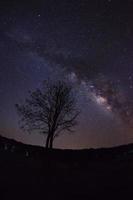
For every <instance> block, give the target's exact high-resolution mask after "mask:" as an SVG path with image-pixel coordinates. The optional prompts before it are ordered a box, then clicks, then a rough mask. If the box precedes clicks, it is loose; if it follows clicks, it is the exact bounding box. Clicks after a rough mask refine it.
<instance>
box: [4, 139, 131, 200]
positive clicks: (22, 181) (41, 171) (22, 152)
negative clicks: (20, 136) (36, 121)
mask: <svg viewBox="0 0 133 200" xmlns="http://www.w3.org/2000/svg"><path fill="white" fill-rule="evenodd" d="M132 187H133V144H130V145H124V146H119V147H114V148H102V149H88V150H87V149H85V150H59V149H54V150H52V151H46V150H45V149H44V148H42V147H38V146H32V145H26V144H23V143H20V142H16V141H14V140H11V139H7V138H4V137H0V199H46V200H48V199H58V200H59V199H69V200H70V199H74V200H75V199H82V200H84V199H118V198H120V199H132V197H133V189H132Z"/></svg>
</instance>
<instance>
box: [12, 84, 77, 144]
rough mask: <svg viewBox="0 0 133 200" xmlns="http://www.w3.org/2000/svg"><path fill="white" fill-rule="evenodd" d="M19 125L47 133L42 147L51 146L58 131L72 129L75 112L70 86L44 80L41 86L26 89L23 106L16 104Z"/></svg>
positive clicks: (74, 102)
mask: <svg viewBox="0 0 133 200" xmlns="http://www.w3.org/2000/svg"><path fill="white" fill-rule="evenodd" d="M16 108H17V111H18V114H19V115H20V117H21V123H22V126H21V128H23V129H25V130H28V131H34V130H36V131H37V130H39V132H40V133H43V134H47V138H46V148H53V140H54V138H55V137H56V136H58V135H59V134H60V133H61V132H62V131H65V130H67V131H73V130H72V127H73V126H75V125H76V124H77V120H76V119H77V116H78V115H79V111H77V109H76V101H75V98H74V95H73V94H72V87H71V86H70V85H68V84H66V83H65V82H61V81H58V82H57V83H55V84H50V82H45V87H43V88H42V89H36V90H35V91H34V92H30V96H29V98H28V99H26V100H25V103H24V104H23V105H20V104H16Z"/></svg>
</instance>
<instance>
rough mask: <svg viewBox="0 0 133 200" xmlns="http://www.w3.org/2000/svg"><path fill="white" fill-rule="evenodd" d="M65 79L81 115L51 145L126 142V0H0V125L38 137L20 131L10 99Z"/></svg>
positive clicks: (130, 42) (132, 55)
mask: <svg viewBox="0 0 133 200" xmlns="http://www.w3.org/2000/svg"><path fill="white" fill-rule="evenodd" d="M44 79H49V80H50V81H51V82H54V81H57V80H64V79H66V80H68V81H69V82H71V83H72V84H73V86H74V88H75V91H76V98H77V101H78V106H79V109H80V110H81V115H80V117H79V124H78V126H77V127H76V129H75V133H72V134H68V133H65V134H62V135H60V137H58V138H56V140H55V142H54V144H55V147H58V148H91V147H107V146H115V145H120V144H126V143H132V142H133V131H132V130H133V0H122V1H120V0H88V1H87V0H60V1H57V0H46V1H45V0H42V1H41V0H36V1H32V2H31V1H28V0H27V1H11V0H10V1H7V0H3V1H1V2H0V133H1V135H3V136H5V137H9V138H14V139H16V140H19V141H22V142H24V143H30V144H35V145H38V144H39V145H44V144H45V138H44V137H43V136H42V135H39V134H37V133H36V134H30V135H29V134H28V133H23V132H22V131H21V130H20V128H19V125H18V120H19V118H18V115H17V112H16V110H15V106H14V105H15V104H16V103H21V102H23V101H24V99H25V97H27V95H28V91H29V90H34V89H36V88H38V87H40V86H41V83H42V81H43V80H44Z"/></svg>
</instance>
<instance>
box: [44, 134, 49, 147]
mask: <svg viewBox="0 0 133 200" xmlns="http://www.w3.org/2000/svg"><path fill="white" fill-rule="evenodd" d="M49 145H50V134H48V136H47V139H46V146H45V147H46V149H48V148H49Z"/></svg>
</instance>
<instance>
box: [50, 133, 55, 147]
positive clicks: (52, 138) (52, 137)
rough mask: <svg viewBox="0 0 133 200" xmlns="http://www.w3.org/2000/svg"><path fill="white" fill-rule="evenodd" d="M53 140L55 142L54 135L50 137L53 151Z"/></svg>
mask: <svg viewBox="0 0 133 200" xmlns="http://www.w3.org/2000/svg"><path fill="white" fill-rule="evenodd" d="M53 140H54V134H52V135H51V137H50V146H49V147H50V149H53Z"/></svg>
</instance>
